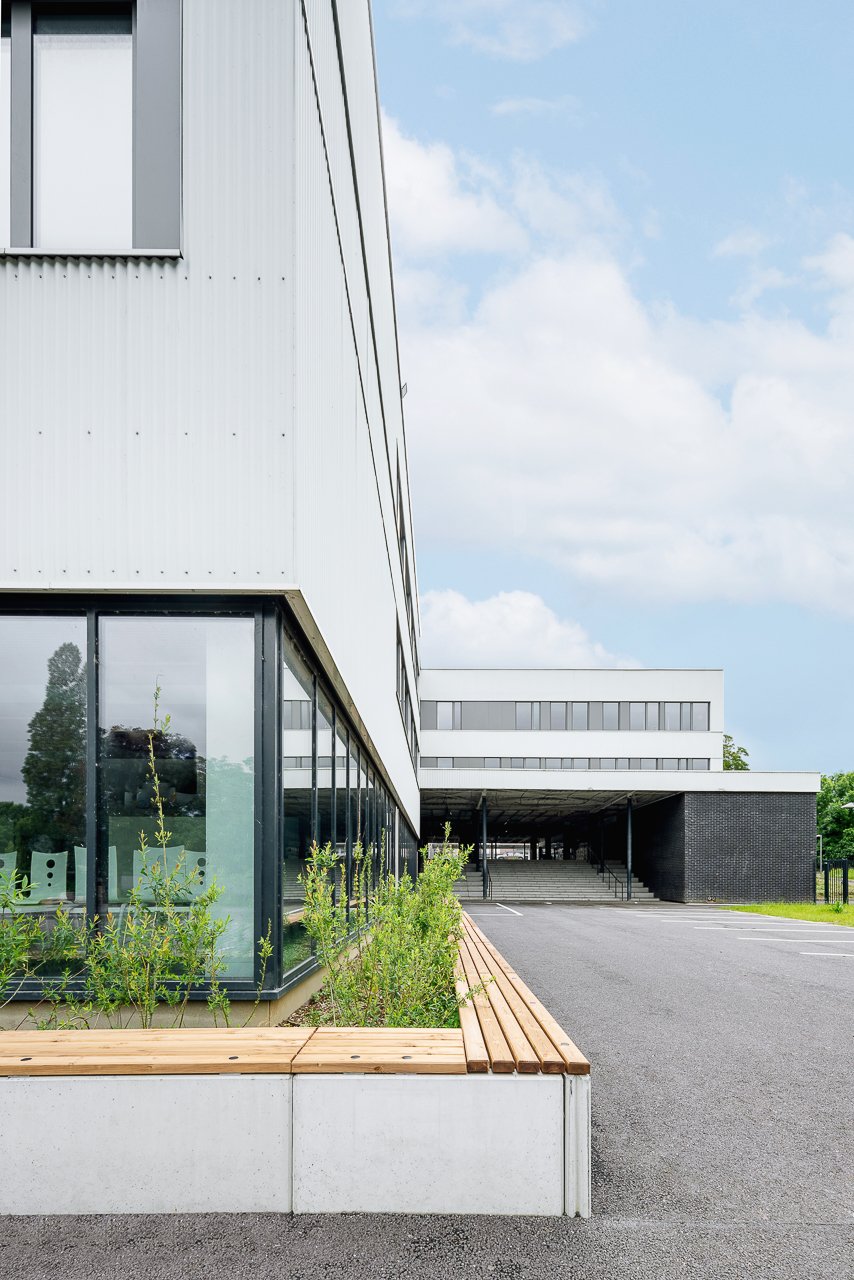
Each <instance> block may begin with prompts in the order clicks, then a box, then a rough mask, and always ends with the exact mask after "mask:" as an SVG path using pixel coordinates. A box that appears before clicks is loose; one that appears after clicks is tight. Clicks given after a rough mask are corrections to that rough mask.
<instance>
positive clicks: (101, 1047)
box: [0, 1027, 314, 1076]
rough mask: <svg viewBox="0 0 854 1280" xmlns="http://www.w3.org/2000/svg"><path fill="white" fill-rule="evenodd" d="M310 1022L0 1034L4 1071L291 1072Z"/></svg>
mask: <svg viewBox="0 0 854 1280" xmlns="http://www.w3.org/2000/svg"><path fill="white" fill-rule="evenodd" d="M313 1034H314V1028H312V1027H269V1028H267V1027H263V1028H252V1029H250V1028H242V1027H235V1028H230V1029H220V1030H217V1029H216V1028H214V1027H198V1028H197V1027H192V1028H189V1027H188V1028H158V1029H152V1030H147V1029H146V1030H133V1029H131V1030H121V1031H118V1030H117V1031H112V1030H105V1031H35V1032H33V1031H30V1032H18V1031H7V1032H3V1033H0V1076H24V1075H51V1076H63V1075H65V1076H74V1075H161V1074H162V1075H195V1074H198V1075H220V1074H235V1073H236V1074H250V1073H259V1074H261V1073H265V1074H285V1075H287V1074H289V1073H290V1071H291V1064H292V1062H293V1059H294V1057H295V1056H296V1054H297V1053H298V1052H299V1050H300V1049H301V1048H303V1046H304V1045H305V1044H306V1043H307V1042H308V1041H309V1040H310V1038H311V1037H312V1035H313Z"/></svg>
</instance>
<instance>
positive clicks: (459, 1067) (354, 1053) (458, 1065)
mask: <svg viewBox="0 0 854 1280" xmlns="http://www.w3.org/2000/svg"><path fill="white" fill-rule="evenodd" d="M291 1069H292V1071H293V1072H294V1074H295V1075H299V1074H304V1075H308V1074H313V1075H317V1074H329V1075H339V1074H346V1073H350V1072H358V1073H366V1074H375V1075H399V1074H413V1073H415V1074H418V1075H465V1074H466V1053H465V1046H464V1044H463V1035H462V1032H461V1031H459V1030H457V1029H452V1030H441V1029H437V1030H432V1029H431V1030H421V1029H419V1028H411V1027H401V1028H398V1027H368V1028H365V1027H319V1028H318V1029H317V1030H316V1031H315V1033H314V1035H313V1036H312V1038H311V1040H310V1041H309V1042H308V1044H307V1045H306V1046H305V1048H304V1049H302V1050H300V1052H299V1053H298V1054H297V1055H296V1057H295V1058H294V1060H293V1064H292V1067H291Z"/></svg>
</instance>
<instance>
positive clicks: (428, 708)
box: [421, 701, 436, 729]
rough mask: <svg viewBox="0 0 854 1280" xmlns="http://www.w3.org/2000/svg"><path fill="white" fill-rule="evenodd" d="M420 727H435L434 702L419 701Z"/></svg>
mask: <svg viewBox="0 0 854 1280" xmlns="http://www.w3.org/2000/svg"><path fill="white" fill-rule="evenodd" d="M421 728H422V729H435V728H436V703H435V702H433V701H430V702H422V703H421Z"/></svg>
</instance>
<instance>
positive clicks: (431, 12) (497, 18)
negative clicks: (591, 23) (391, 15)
mask: <svg viewBox="0 0 854 1280" xmlns="http://www.w3.org/2000/svg"><path fill="white" fill-rule="evenodd" d="M395 8H396V10H397V12H398V13H399V14H402V15H404V16H407V17H415V16H422V15H426V16H429V17H431V18H432V19H433V20H434V21H438V22H441V23H442V24H443V26H444V27H445V29H446V31H447V33H448V38H449V40H450V41H451V43H453V44H461V45H467V46H468V47H469V48H472V49H474V50H476V51H477V52H478V53H485V54H489V55H491V56H492V57H496V58H507V59H510V60H512V61H516V62H532V61H534V60H535V59H537V58H542V57H543V56H545V54H547V53H551V52H552V51H553V50H555V49H561V48H563V47H564V46H565V45H567V44H571V43H572V42H573V41H575V40H578V39H579V37H580V36H581V35H582V33H583V31H584V29H585V22H584V18H583V14H582V10H581V6H580V5H579V3H577V2H576V0H398V3H397V5H396V6H395Z"/></svg>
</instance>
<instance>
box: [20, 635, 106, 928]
mask: <svg viewBox="0 0 854 1280" xmlns="http://www.w3.org/2000/svg"><path fill="white" fill-rule="evenodd" d="M85 788H86V621H85V619H84V618H47V617H31V618H26V617H17V618H15V617H3V618H0V872H2V873H3V874H4V875H5V876H7V877H9V876H12V875H14V876H16V878H17V881H18V883H19V884H20V883H21V881H22V879H23V878H24V877H26V880H27V882H28V885H29V890H28V893H27V907H26V909H28V910H29V909H33V910H38V911H43V912H49V911H50V910H51V909H53V910H55V909H56V907H57V906H58V905H60V904H74V905H76V906H78V907H80V908H82V907H83V906H85V903H86V866H87V852H86V834H85V822H86V819H85V809H86V791H85Z"/></svg>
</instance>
